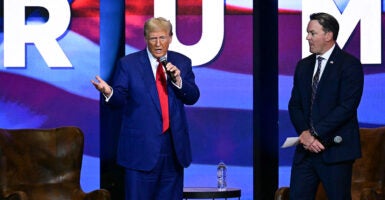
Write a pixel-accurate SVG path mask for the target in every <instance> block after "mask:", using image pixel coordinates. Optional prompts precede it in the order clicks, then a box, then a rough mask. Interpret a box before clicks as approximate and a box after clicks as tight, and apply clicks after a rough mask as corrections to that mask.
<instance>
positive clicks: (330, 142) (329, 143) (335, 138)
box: [321, 135, 342, 147]
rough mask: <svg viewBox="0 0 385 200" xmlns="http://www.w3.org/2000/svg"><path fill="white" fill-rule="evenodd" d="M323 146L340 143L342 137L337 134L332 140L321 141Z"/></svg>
mask: <svg viewBox="0 0 385 200" xmlns="http://www.w3.org/2000/svg"><path fill="white" fill-rule="evenodd" d="M321 143H322V144H323V145H324V146H325V147H330V146H332V145H337V144H341V143H342V137H341V136H339V135H337V136H335V137H334V138H333V140H327V141H325V142H321Z"/></svg>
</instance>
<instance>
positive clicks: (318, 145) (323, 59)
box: [289, 13, 364, 200]
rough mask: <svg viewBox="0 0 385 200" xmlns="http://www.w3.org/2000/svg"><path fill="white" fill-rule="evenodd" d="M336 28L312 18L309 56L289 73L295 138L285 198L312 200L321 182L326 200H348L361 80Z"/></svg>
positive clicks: (321, 17) (325, 18)
mask: <svg viewBox="0 0 385 200" xmlns="http://www.w3.org/2000/svg"><path fill="white" fill-rule="evenodd" d="M338 30H339V24H338V22H337V20H336V19H335V18H334V17H333V16H331V15H329V14H326V13H314V14H312V15H311V16H310V21H309V23H308V26H307V32H308V34H307V37H306V39H307V40H308V42H309V49H310V52H311V53H312V54H311V55H310V56H308V57H306V58H304V59H302V60H300V61H299V62H298V64H297V66H296V70H295V74H294V84H293V89H292V94H291V98H290V101H289V114H290V119H291V121H292V124H293V125H294V128H295V130H296V132H297V134H298V135H299V145H297V147H296V150H295V155H294V160H293V165H292V171H291V180H290V199H292V200H310V199H314V197H315V194H316V190H317V186H318V184H319V183H322V185H323V186H324V189H325V191H326V194H327V196H328V199H329V200H347V199H351V177H352V165H353V162H354V160H355V159H357V158H359V157H360V156H361V146H360V138H359V124H358V119H357V108H358V106H359V103H360V100H361V96H362V92H363V82H364V75H363V69H362V65H361V63H360V61H359V60H358V59H356V58H355V57H353V56H351V55H349V54H348V53H346V52H344V51H343V50H341V49H340V47H339V46H338V45H337V44H336V40H337V36H338Z"/></svg>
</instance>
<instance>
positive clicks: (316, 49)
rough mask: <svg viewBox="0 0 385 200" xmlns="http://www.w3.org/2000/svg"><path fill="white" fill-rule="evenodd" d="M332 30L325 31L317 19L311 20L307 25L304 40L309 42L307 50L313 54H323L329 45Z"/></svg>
mask: <svg viewBox="0 0 385 200" xmlns="http://www.w3.org/2000/svg"><path fill="white" fill-rule="evenodd" d="M332 36H333V33H332V32H325V31H323V29H322V26H321V24H319V23H318V21H317V20H311V21H310V22H309V24H308V25H307V36H306V40H307V41H308V42H309V51H310V52H311V53H315V54H323V53H325V52H326V51H327V50H328V48H329V47H330V46H329V45H330V40H331V39H332Z"/></svg>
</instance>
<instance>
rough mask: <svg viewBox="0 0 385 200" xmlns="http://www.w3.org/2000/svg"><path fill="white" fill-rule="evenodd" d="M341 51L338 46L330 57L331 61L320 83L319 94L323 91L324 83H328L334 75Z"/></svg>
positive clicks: (326, 66)
mask: <svg viewBox="0 0 385 200" xmlns="http://www.w3.org/2000/svg"><path fill="white" fill-rule="evenodd" d="M340 51H341V49H340V47H339V46H338V45H336V46H335V47H334V50H333V52H332V54H331V55H330V57H329V59H328V60H327V61H326V62H327V63H326V65H325V69H324V71H323V73H322V76H321V79H320V82H319V83H318V88H317V92H318V91H320V90H322V87H323V85H325V84H323V83H324V82H327V80H328V79H329V77H330V76H331V75H332V74H333V71H334V70H335V67H334V66H335V65H336V64H337V63H338V59H337V58H338V54H339V53H340Z"/></svg>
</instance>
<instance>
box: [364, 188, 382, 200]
mask: <svg viewBox="0 0 385 200" xmlns="http://www.w3.org/2000/svg"><path fill="white" fill-rule="evenodd" d="M378 196H379V195H378V194H377V192H376V190H374V188H364V189H362V190H361V193H360V200H377V199H379V197H378Z"/></svg>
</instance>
